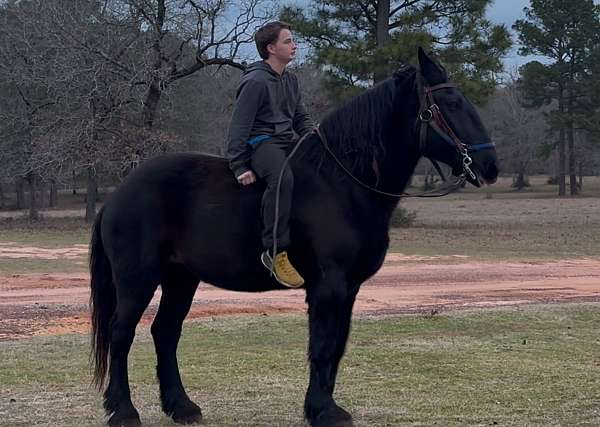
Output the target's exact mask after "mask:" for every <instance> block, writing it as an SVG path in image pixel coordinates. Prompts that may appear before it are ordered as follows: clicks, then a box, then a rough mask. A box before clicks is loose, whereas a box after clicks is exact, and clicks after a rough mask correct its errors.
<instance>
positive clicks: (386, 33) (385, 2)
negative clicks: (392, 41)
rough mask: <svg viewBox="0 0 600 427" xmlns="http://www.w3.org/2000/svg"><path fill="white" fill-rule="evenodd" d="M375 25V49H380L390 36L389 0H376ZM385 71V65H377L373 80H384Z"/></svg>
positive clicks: (376, 81)
mask: <svg viewBox="0 0 600 427" xmlns="http://www.w3.org/2000/svg"><path fill="white" fill-rule="evenodd" d="M375 20H376V22H377V26H376V28H375V38H376V41H377V49H382V48H383V47H384V46H385V45H386V43H387V41H388V39H389V38H390V28H389V26H390V0H379V1H378V2H377V15H376V17H375ZM386 77H387V72H386V70H385V67H381V68H380V67H377V68H376V69H375V73H374V75H373V80H374V82H375V83H378V82H380V81H382V80H385V78H386Z"/></svg>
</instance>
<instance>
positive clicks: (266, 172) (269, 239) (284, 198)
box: [252, 139, 294, 252]
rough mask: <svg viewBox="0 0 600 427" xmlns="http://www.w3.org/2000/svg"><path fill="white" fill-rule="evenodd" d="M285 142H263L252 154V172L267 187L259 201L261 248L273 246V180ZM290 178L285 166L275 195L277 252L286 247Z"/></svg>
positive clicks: (292, 188)
mask: <svg viewBox="0 0 600 427" xmlns="http://www.w3.org/2000/svg"><path fill="white" fill-rule="evenodd" d="M288 145H289V142H287V141H277V140H273V139H270V140H266V141H263V142H261V143H259V144H258V145H257V146H256V147H255V148H254V149H253V152H252V169H253V170H254V172H255V173H256V174H257V175H258V177H260V178H262V179H264V180H265V182H266V184H267V188H266V190H265V192H264V194H263V198H262V219H263V233H262V244H263V247H264V248H265V249H269V248H272V247H273V224H274V222H275V198H276V197H277V180H278V179H279V173H280V171H281V167H282V166H283V163H284V162H285V159H286V148H287V147H288ZM293 190H294V175H293V173H292V171H291V169H290V167H289V166H288V167H286V169H285V172H284V174H283V178H282V180H281V189H280V192H279V215H278V216H279V222H278V223H277V252H279V249H281V250H284V249H286V248H287V247H289V246H290V244H291V240H290V228H289V219H290V210H291V207H292V192H293Z"/></svg>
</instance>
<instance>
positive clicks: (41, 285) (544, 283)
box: [0, 254, 600, 340]
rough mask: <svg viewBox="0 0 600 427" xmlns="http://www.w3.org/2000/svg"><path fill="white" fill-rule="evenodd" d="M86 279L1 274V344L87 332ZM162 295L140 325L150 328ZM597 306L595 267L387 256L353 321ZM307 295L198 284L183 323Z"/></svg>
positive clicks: (296, 306) (264, 309) (294, 308)
mask: <svg viewBox="0 0 600 427" xmlns="http://www.w3.org/2000/svg"><path fill="white" fill-rule="evenodd" d="M88 298H89V277H88V275H87V274H60V273H52V274H13V275H2V274H0V340H8V339H15V338H20V337H26V336H31V335H39V334H56V333H67V332H82V333H84V332H86V331H88V330H89V314H88V311H87V301H88ZM159 298H160V291H158V292H157V295H155V298H154V300H153V301H152V304H151V306H150V308H149V309H148V310H147V313H146V314H145V315H144V318H143V322H144V323H145V324H148V323H150V322H151V320H152V317H153V314H154V313H155V312H156V308H157V304H158V300H159ZM578 301H592V302H600V259H579V260H560V261H552V262H474V261H471V260H469V259H467V258H464V257H407V256H403V255H400V254H390V255H389V256H388V257H387V259H386V262H385V265H384V267H383V268H382V269H381V270H380V272H379V273H378V274H377V275H376V276H375V277H374V278H372V279H371V280H370V281H369V282H367V283H366V284H365V285H363V287H362V289H361V291H360V293H359V297H358V300H357V303H356V306H355V313H357V314H387V313H389V314H392V313H404V312H417V313H418V312H421V313H432V312H434V313H435V312H441V311H445V310H456V309H465V308H477V307H493V306H501V305H518V304H536V303H559V302H578ZM305 309H306V307H305V303H304V291H302V290H289V291H274V292H268V293H263V294H244V293H235V292H229V291H224V290H220V289H217V288H214V287H212V286H209V285H205V284H201V285H200V288H199V289H198V292H197V293H196V297H195V300H194V304H193V306H192V310H191V312H190V314H189V316H188V318H197V317H203V316H216V315H223V314H235V313H257V314H263V313H264V314H269V313H276V312H304V311H305Z"/></svg>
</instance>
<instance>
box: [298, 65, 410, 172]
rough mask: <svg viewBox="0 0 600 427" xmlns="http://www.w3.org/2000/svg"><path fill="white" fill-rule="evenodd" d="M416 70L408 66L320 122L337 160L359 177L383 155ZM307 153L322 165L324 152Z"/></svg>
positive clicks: (407, 95) (315, 162) (317, 163)
mask: <svg viewBox="0 0 600 427" xmlns="http://www.w3.org/2000/svg"><path fill="white" fill-rule="evenodd" d="M415 73H416V69H415V68H414V67H411V66H408V67H405V68H403V69H401V70H399V71H397V72H396V73H395V74H394V76H392V77H389V78H387V79H386V80H384V81H382V82H381V83H379V84H377V85H376V86H375V87H373V88H371V89H369V90H367V91H365V92H364V93H362V94H361V95H359V96H357V97H354V98H352V99H351V100H349V101H348V102H347V103H345V104H344V105H342V106H341V107H339V108H337V109H335V110H334V111H332V112H331V113H329V114H328V115H327V116H326V117H325V118H324V119H323V121H322V122H321V123H320V125H319V128H320V131H321V133H322V134H323V135H324V136H325V138H326V139H327V144H328V145H329V146H330V148H331V150H332V151H333V152H334V153H336V156H337V157H338V158H339V160H340V161H341V162H342V163H343V164H344V165H345V166H346V167H348V168H349V169H351V170H352V171H353V172H355V173H357V174H358V175H365V173H368V171H371V170H372V162H373V159H374V158H376V157H382V156H385V154H386V151H387V149H386V147H387V146H388V144H389V141H390V140H391V139H392V136H393V133H394V132H393V131H394V127H395V126H397V125H398V120H399V117H398V115H399V114H400V110H401V109H402V104H406V103H407V102H408V101H409V99H410V97H409V95H410V92H411V91H412V90H413V89H414V76H415ZM311 151H312V153H310V154H309V153H306V154H307V155H308V156H309V158H310V161H312V162H314V164H316V165H318V166H317V167H318V168H319V169H320V168H321V167H323V166H324V164H323V160H324V158H325V156H326V153H325V151H324V150H311Z"/></svg>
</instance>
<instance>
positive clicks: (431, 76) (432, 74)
mask: <svg viewBox="0 0 600 427" xmlns="http://www.w3.org/2000/svg"><path fill="white" fill-rule="evenodd" d="M418 55H419V69H420V70H421V75H422V76H423V78H424V79H425V81H426V82H427V83H428V84H429V85H430V86H435V85H437V84H440V83H445V82H447V81H448V75H447V74H446V70H445V69H444V67H442V66H441V65H439V64H438V63H436V62H435V61H434V60H433V59H431V58H430V57H429V55H427V53H425V51H424V50H423V48H422V47H419V53H418Z"/></svg>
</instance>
